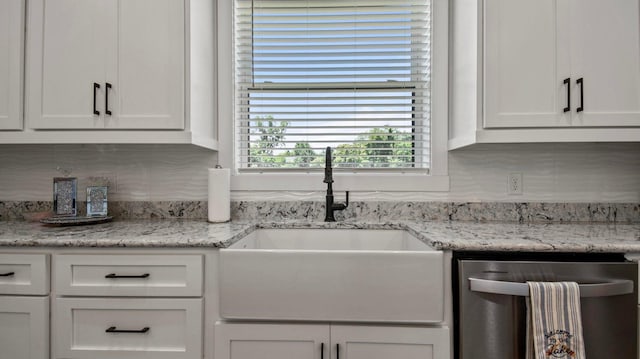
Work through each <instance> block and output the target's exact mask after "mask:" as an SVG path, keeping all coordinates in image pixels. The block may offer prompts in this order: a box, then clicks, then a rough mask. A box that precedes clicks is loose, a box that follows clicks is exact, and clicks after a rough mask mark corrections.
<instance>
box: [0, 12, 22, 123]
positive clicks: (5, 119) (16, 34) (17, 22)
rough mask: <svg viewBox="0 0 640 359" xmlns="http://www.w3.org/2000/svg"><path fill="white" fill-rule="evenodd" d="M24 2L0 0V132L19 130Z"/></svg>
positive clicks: (20, 120)
mask: <svg viewBox="0 0 640 359" xmlns="http://www.w3.org/2000/svg"><path fill="white" fill-rule="evenodd" d="M23 19H24V0H0V130H19V129H22V69H23V66H22V63H23V62H22V52H23V51H22V43H23V33H24V32H23V28H24V20H23Z"/></svg>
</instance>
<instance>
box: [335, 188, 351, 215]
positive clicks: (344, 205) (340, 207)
mask: <svg viewBox="0 0 640 359" xmlns="http://www.w3.org/2000/svg"><path fill="white" fill-rule="evenodd" d="M345 195H346V200H345V202H344V203H334V204H333V205H332V209H333V210H335V211H342V210H343V209H346V208H347V207H349V191H345Z"/></svg>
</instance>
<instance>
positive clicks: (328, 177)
mask: <svg viewBox="0 0 640 359" xmlns="http://www.w3.org/2000/svg"><path fill="white" fill-rule="evenodd" d="M322 182H324V183H326V184H327V195H326V197H325V198H326V203H325V211H326V212H325V213H326V214H325V217H324V221H325V222H335V221H336V218H335V217H334V216H333V212H334V211H342V210H343V209H345V208H347V207H349V191H346V196H347V199H346V202H345V203H333V188H332V183H333V169H332V168H331V147H327V151H326V153H325V161H324V181H322Z"/></svg>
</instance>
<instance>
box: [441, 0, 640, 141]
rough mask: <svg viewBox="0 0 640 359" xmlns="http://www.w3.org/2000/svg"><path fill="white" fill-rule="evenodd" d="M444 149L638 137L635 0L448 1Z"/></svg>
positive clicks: (639, 4) (639, 60)
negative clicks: (447, 114)
mask: <svg viewBox="0 0 640 359" xmlns="http://www.w3.org/2000/svg"><path fill="white" fill-rule="evenodd" d="M452 4H453V5H452V11H453V14H452V23H453V24H452V31H451V48H452V56H451V61H452V69H453V70H452V73H451V87H452V90H451V92H450V102H451V104H452V106H451V116H450V123H449V125H450V126H449V129H450V132H449V148H450V149H455V148H460V147H465V146H468V145H472V144H476V143H522V142H617V141H624V142H629V141H640V0H616V1H605V0H481V1H477V0H453V3H452Z"/></svg>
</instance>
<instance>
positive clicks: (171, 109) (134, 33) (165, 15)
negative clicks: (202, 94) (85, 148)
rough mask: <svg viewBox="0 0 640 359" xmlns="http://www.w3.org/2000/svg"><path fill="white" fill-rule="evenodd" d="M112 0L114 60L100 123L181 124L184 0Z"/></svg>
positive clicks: (152, 126) (164, 126)
mask: <svg viewBox="0 0 640 359" xmlns="http://www.w3.org/2000/svg"><path fill="white" fill-rule="evenodd" d="M113 1H115V2H117V3H118V29H117V34H116V35H117V38H116V39H115V41H116V42H117V51H116V52H114V53H113V55H115V57H114V59H117V62H114V63H112V64H111V66H109V70H108V73H107V82H109V83H110V84H111V85H112V88H111V89H110V90H109V94H108V96H109V99H108V101H109V107H110V111H112V115H111V116H106V117H105V126H106V127H107V128H120V129H147V128H148V129H183V128H184V112H185V111H184V86H185V85H184V79H185V67H184V63H185V62H184V57H185V49H184V44H185V30H184V27H185V19H184V11H185V2H184V0H113ZM212 81H213V79H212ZM112 104H113V105H112Z"/></svg>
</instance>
